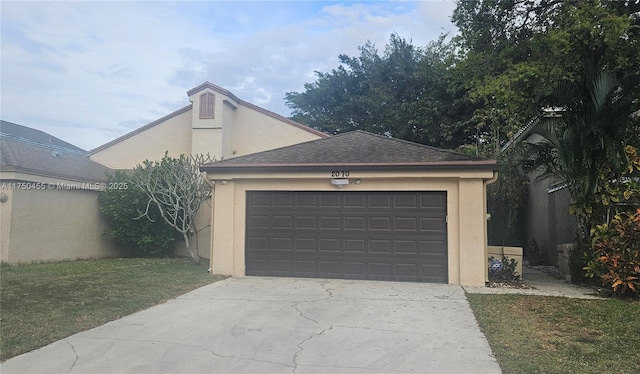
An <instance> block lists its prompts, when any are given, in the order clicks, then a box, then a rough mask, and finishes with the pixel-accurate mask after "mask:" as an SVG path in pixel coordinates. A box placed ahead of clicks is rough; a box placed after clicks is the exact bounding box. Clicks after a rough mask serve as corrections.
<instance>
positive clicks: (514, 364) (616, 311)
mask: <svg viewBox="0 0 640 374" xmlns="http://www.w3.org/2000/svg"><path fill="white" fill-rule="evenodd" d="M467 297H468V299H469V303H470V304H471V308H472V309H473V311H474V313H475V315H476V318H477V320H478V323H479V324H480V327H481V328H482V330H483V332H484V333H485V334H486V336H487V339H488V340H489V344H490V345H491V348H492V349H493V352H494V354H495V356H496V358H497V360H498V362H499V363H500V366H501V367H502V369H503V371H504V373H506V374H511V373H536V374H537V373H563V374H565V373H579V374H587V373H617V374H623V373H640V302H637V301H636V302H629V301H621V300H578V299H567V298H561V297H546V296H528V295H526V296H525V295H479V294H468V295H467Z"/></svg>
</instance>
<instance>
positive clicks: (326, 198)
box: [319, 194, 342, 208]
mask: <svg viewBox="0 0 640 374" xmlns="http://www.w3.org/2000/svg"><path fill="white" fill-rule="evenodd" d="M341 205H342V199H341V196H340V195H338V194H332V195H329V194H323V195H320V204H319V207H320V208H340V207H341Z"/></svg>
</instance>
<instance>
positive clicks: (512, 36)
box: [286, 0, 640, 245]
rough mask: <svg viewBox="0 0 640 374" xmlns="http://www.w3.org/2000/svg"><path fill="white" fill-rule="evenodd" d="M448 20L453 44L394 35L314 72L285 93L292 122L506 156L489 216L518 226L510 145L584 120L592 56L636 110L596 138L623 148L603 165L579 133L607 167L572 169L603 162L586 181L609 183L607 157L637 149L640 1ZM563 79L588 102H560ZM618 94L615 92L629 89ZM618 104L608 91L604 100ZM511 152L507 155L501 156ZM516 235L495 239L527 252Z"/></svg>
mask: <svg viewBox="0 0 640 374" xmlns="http://www.w3.org/2000/svg"><path fill="white" fill-rule="evenodd" d="M452 21H453V23H454V24H455V25H456V26H457V27H458V29H459V33H458V34H457V35H455V36H453V37H451V38H449V37H448V36H447V35H441V37H440V38H439V39H438V40H436V41H433V42H431V43H429V44H428V45H427V46H424V47H422V46H415V45H413V44H412V42H411V41H407V40H406V39H403V38H402V37H401V36H399V35H397V34H392V35H391V37H390V39H389V42H388V43H387V45H386V46H385V47H384V49H383V50H382V52H379V51H378V50H377V49H376V46H375V45H373V44H372V43H370V42H366V43H365V44H364V45H363V46H362V47H360V50H359V51H360V55H359V56H358V57H350V56H347V55H340V56H339V62H340V64H339V66H338V67H336V68H335V69H333V70H332V71H331V72H316V77H317V80H316V81H315V82H313V83H307V84H305V86H304V91H303V92H289V93H287V94H286V101H287V104H288V105H289V107H290V108H291V109H292V110H293V118H294V119H295V120H297V121H300V122H302V123H305V124H307V125H310V126H312V127H314V128H317V129H319V130H321V131H325V132H328V133H331V134H337V133H340V132H345V131H350V130H354V129H362V130H366V131H370V132H374V133H378V134H383V135H389V136H393V137H397V138H402V139H405V140H410V141H414V142H419V143H423V144H428V145H432V146H436V147H442V148H458V149H460V150H463V151H466V152H472V153H474V154H476V155H479V156H485V157H496V158H499V159H500V160H501V161H502V164H503V165H506V166H505V169H504V170H502V171H501V173H500V180H499V183H496V184H495V186H493V187H490V188H494V189H495V190H496V191H493V193H492V191H489V192H490V194H489V196H490V201H489V209H490V210H492V211H491V213H492V215H494V216H495V218H496V219H497V221H496V222H504V223H505V224H506V226H510V225H515V223H516V222H517V221H518V219H519V218H518V217H517V213H518V212H519V211H521V210H522V208H523V204H524V202H525V201H526V199H525V198H524V197H523V195H522V194H523V193H524V188H523V183H524V181H523V178H522V175H518V171H517V170H516V169H517V168H516V167H515V166H516V164H517V163H515V161H516V160H514V157H520V155H518V153H519V152H521V151H523V149H521V148H522V147H520V146H516V147H510V148H509V147H505V145H507V144H509V141H511V140H513V138H514V136H515V135H516V134H518V132H519V131H521V130H522V129H524V128H526V127H527V126H528V125H531V124H533V122H535V119H536V118H539V116H540V114H541V112H542V109H543V108H545V107H548V106H553V105H559V106H567V105H569V104H571V105H573V106H572V108H582V109H580V110H582V111H583V112H584V111H588V110H587V109H586V108H587V104H588V103H587V102H586V101H585V100H591V98H590V97H589V96H588V95H589V94H588V93H587V91H585V90H584V89H579V90H576V89H575V88H576V87H577V86H580V87H581V88H584V85H585V84H587V83H585V82H587V81H589V79H590V78H588V76H589V74H591V77H593V76H595V75H597V74H594V72H593V71H592V72H589V71H587V69H589V67H588V66H589V64H585V55H586V54H591V55H592V57H593V58H595V59H597V61H598V67H597V68H598V69H599V70H598V71H600V70H602V71H606V72H607V73H606V74H605V75H607V76H608V77H609V78H610V82H622V83H624V95H625V98H628V99H629V101H628V102H626V105H625V106H624V108H619V110H616V111H615V112H616V119H615V121H610V124H612V123H613V122H616V125H615V127H616V128H617V130H616V131H617V132H616V134H615V136H610V137H608V138H607V137H606V136H605V137H603V138H600V139H603V140H604V139H605V138H606V139H608V140H607V141H613V140H612V139H615V142H617V143H616V144H615V145H614V146H607V147H605V148H606V149H607V151H604V152H610V153H609V154H607V156H606V157H601V155H600V153H598V152H600V151H597V149H598V148H599V147H597V146H594V144H592V143H589V142H590V141H591V140H594V139H596V138H597V136H595V137H594V138H593V139H591V140H589V141H587V138H588V136H587V135H586V134H583V135H585V136H584V137H583V138H584V139H583V140H585V142H586V143H585V144H582V146H584V147H583V149H584V150H586V149H592V150H594V152H586V153H585V155H588V157H595V158H599V159H600V160H601V161H602V160H604V159H608V160H609V161H606V162H605V161H602V162H601V161H594V160H586V161H585V160H584V159H582V160H580V161H577V164H576V165H580V164H582V165H597V166H594V168H593V169H592V170H591V172H590V174H589V176H588V177H585V178H583V179H582V182H584V183H587V184H588V180H593V178H594V177H593V176H594V175H596V174H597V175H599V176H600V177H599V178H603V177H602V175H604V174H603V173H602V172H601V170H600V169H601V168H605V169H607V170H609V171H611V170H615V169H616V167H612V166H611V165H609V164H607V165H605V164H606V163H607V162H610V161H611V160H612V157H609V156H611V155H612V154H616V155H617V156H618V157H619V159H620V160H623V161H624V157H625V152H624V151H623V150H625V149H628V148H625V146H626V145H629V146H631V147H632V148H633V149H640V144H639V143H640V135H639V133H640V131H639V127H638V118H639V117H640V116H636V120H634V121H627V120H626V119H628V118H629V116H630V115H631V114H632V113H638V112H637V111H638V110H639V109H640V99H638V98H640V85H639V84H638V81H640V80H639V79H637V78H638V75H639V74H640V41H639V36H640V2H638V1H589V2H585V1H560V0H492V1H460V2H458V5H457V7H456V9H455V10H454V12H453V14H452ZM592 80H593V79H592ZM567 82H573V84H574V92H573V94H575V96H574V97H573V98H572V99H575V100H578V101H579V100H582V101H585V102H582V103H580V102H575V101H574V102H568V101H567V100H568V98H566V97H565V99H567V100H565V101H562V100H558V99H559V97H560V96H561V95H558V91H557V90H556V91H554V89H556V88H557V87H562V86H563V85H564V87H565V88H566V87H568V85H567ZM576 85H577V86H576ZM614 86H615V87H613V86H609V88H610V89H613V91H616V90H617V89H618V88H620V87H622V86H620V85H615V84H614ZM592 92H595V91H593V90H592ZM585 93H586V95H587V96H585ZM615 95H616V94H615V92H612V91H609V92H608V93H607V94H606V95H604V97H606V98H607V99H611V98H614V97H615ZM610 104H611V102H610ZM607 110H608V109H607ZM607 110H605V111H602V114H601V115H603V116H604V115H607V114H606V113H609V112H607ZM574 112H575V111H574ZM609 114H610V113H609ZM578 117H579V116H578ZM575 118H577V117H576V116H574V119H575ZM565 119H566V118H565ZM600 120H601V121H604V122H606V121H607V119H606V118H600ZM554 126H556V127H557V126H560V127H557V128H555V129H554V131H556V132H557V133H561V132H563V131H565V130H566V129H567V126H566V123H565V125H560V124H558V123H556V124H555V125H554ZM598 126H599V125H598ZM603 126H609V125H607V124H603ZM569 127H570V126H569ZM596 127H597V126H596ZM578 131H581V130H578ZM602 134H608V133H602ZM607 136H608V135H607ZM578 138H579V137H575V139H578ZM587 143H589V144H587ZM572 147H574V148H575V149H576V150H577V148H578V146H577V145H573V146H572ZM506 148H509V151H508V152H505V153H503V152H502V151H503V150H504V149H506ZM554 152H555V151H554ZM611 152H613V153H611ZM554 154H557V153H553V152H551V153H549V152H547V153H544V152H541V153H539V155H554ZM556 161H557V160H556ZM576 170H582V171H584V170H586V169H585V168H582V169H579V168H576ZM596 170H598V172H599V174H598V173H596ZM556 171H557V170H556ZM605 174H607V173H605ZM607 175H608V176H611V175H610V173H608V174H607ZM596 179H597V178H596ZM506 191H510V192H514V191H520V193H519V194H518V193H509V194H505V192H506ZM585 191H586V190H585ZM574 197H575V196H574ZM505 199H506V200H505ZM507 200H508V201H507ZM505 215H508V217H506V216H505ZM501 216H505V217H501ZM500 217H501V218H504V219H503V220H500ZM492 220H493V218H492ZM506 231H509V230H506ZM510 231H511V232H512V233H513V231H514V230H510ZM512 233H511V234H504V235H503V234H500V235H501V236H502V237H503V238H502V239H498V240H495V241H498V242H501V243H503V244H512V245H522V244H523V243H522V242H521V241H520V242H519V241H518V240H517V239H514V238H513V234H512ZM507 236H508V237H510V238H511V239H508V240H507V241H508V242H509V243H505V240H506V239H504V238H506V237H507Z"/></svg>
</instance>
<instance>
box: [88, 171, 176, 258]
mask: <svg viewBox="0 0 640 374" xmlns="http://www.w3.org/2000/svg"><path fill="white" fill-rule="evenodd" d="M107 185H108V186H112V187H113V188H108V189H106V190H105V191H104V192H102V193H101V194H100V196H99V198H98V199H99V202H100V211H101V212H102V213H103V214H104V215H105V216H106V217H107V219H108V221H109V229H108V230H107V231H106V234H107V235H109V236H110V237H112V238H113V239H115V240H116V241H118V242H119V243H122V244H124V245H125V246H126V247H127V248H128V249H129V250H130V251H131V255H133V256H136V257H139V256H173V255H174V254H175V249H174V242H175V239H176V233H175V231H174V230H173V228H172V227H171V226H169V225H168V224H167V223H166V222H165V221H164V220H163V219H162V217H161V216H160V212H159V211H158V209H157V208H156V207H151V208H150V209H149V211H148V215H147V217H146V218H143V219H140V218H139V217H140V214H141V212H143V211H144V210H145V209H146V208H147V203H148V201H149V199H148V198H147V195H146V194H145V193H144V191H142V190H141V189H139V188H136V187H135V186H134V185H133V183H132V182H131V178H130V176H129V175H128V174H127V172H125V171H122V170H118V171H116V172H115V174H114V175H111V176H110V177H109V183H108V184H107Z"/></svg>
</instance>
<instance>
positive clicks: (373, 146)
mask: <svg viewBox="0 0 640 374" xmlns="http://www.w3.org/2000/svg"><path fill="white" fill-rule="evenodd" d="M332 165H335V166H337V165H343V166H360V167H370V168H381V167H427V166H429V167H452V168H455V167H482V168H495V165H496V161H495V160H487V159H483V158H478V157H473V156H468V155H465V154H461V153H457V152H453V151H449V150H445V149H440V148H435V147H430V146H426V145H422V144H418V143H413V142H409V141H405V140H400V139H395V138H390V137H386V136H382V135H376V134H372V133H368V132H366V131H361V130H357V131H352V132H348V133H344V134H340V135H336V136H333V137H330V138H324V139H318V140H312V141H309V142H306V143H301V144H295V145H291V146H288V147H283V148H278V149H274V150H269V151H265V152H260V153H254V154H251V155H246V156H242V157H237V158H232V159H227V160H222V161H218V162H215V163H211V164H208V165H204V166H203V168H202V170H204V171H209V172H210V171H218V170H220V171H222V170H227V171H228V170H232V169H243V168H252V169H255V168H256V167H260V168H279V169H281V168H283V167H298V168H309V167H326V166H332Z"/></svg>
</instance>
